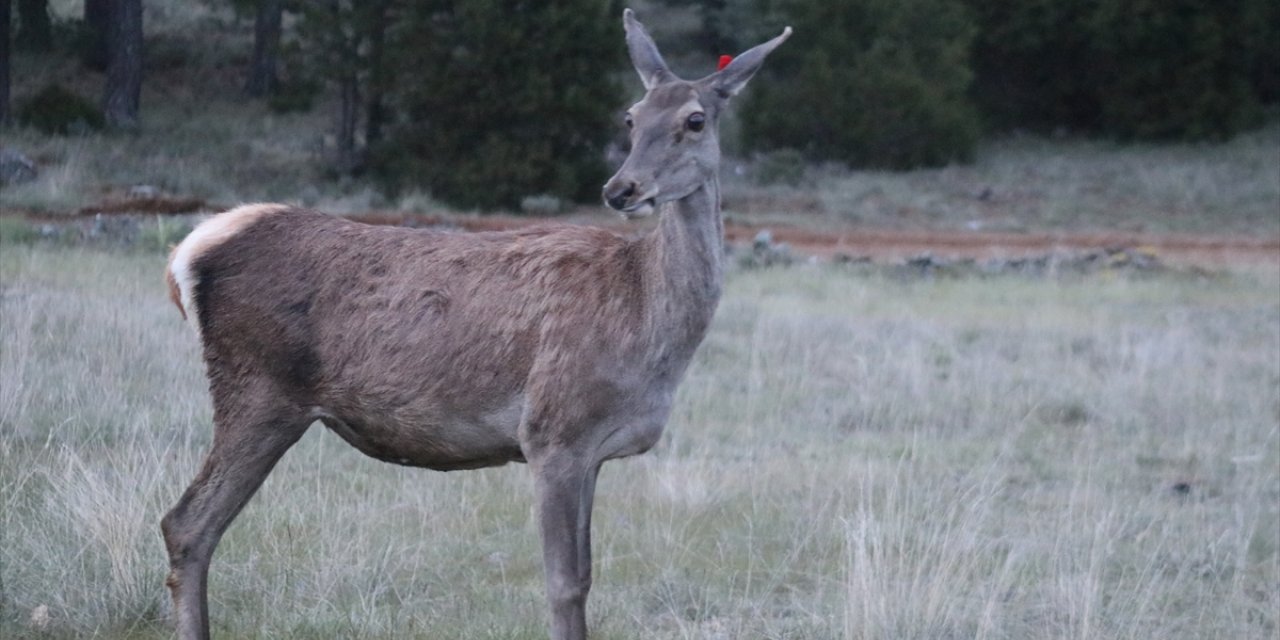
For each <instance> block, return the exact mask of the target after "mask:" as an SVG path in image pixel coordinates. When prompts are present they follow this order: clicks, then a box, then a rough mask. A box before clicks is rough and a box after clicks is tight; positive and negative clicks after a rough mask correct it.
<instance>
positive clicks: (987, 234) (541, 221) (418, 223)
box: [31, 198, 1280, 268]
mask: <svg viewBox="0 0 1280 640" xmlns="http://www.w3.org/2000/svg"><path fill="white" fill-rule="evenodd" d="M203 205H204V203H202V202H199V201H195V200H187V199H182V200H166V199H162V198H144V199H141V201H140V200H139V199H131V200H129V201H128V202H123V201H120V202H117V201H111V202H106V203H102V204H100V205H98V206H93V207H85V208H83V209H81V210H80V211H78V212H77V214H78V216H79V217H80V219H81V220H83V219H84V218H85V217H93V216H98V215H99V214H109V215H112V216H114V215H122V214H129V215H136V214H139V213H143V214H181V213H189V212H192V211H196V210H203V211H209V210H210V209H212V210H215V211H216V210H218V209H219V208H220V207H215V206H203ZM349 217H350V218H352V219H355V220H360V221H362V222H368V223H372V224H390V225H402V226H410V227H444V228H454V229H464V230H467V231H499V230H505V229H516V228H523V227H530V226H537V225H545V224H557V223H565V222H570V223H576V224H589V225H593V226H599V227H606V228H610V229H614V230H616V231H618V232H620V233H627V232H638V231H641V230H643V229H647V228H649V227H650V226H651V225H652V224H653V222H652V221H651V220H649V221H636V222H627V221H624V220H622V219H621V218H617V217H613V216H608V215H607V214H601V213H600V212H599V211H597V210H594V209H584V210H581V212H579V213H573V214H569V215H566V216H561V217H552V218H548V217H533V216H509V215H485V216H477V215H429V214H418V213H405V212H388V211H374V212H368V213H364V214H358V215H351V216H349ZM31 218H32V219H33V220H36V221H39V222H44V223H51V222H55V223H56V222H61V223H68V222H70V220H68V218H67V217H65V216H56V217H55V216H31ZM763 231H768V233H769V235H770V236H771V238H770V244H771V245H772V246H779V245H785V246H786V248H787V250H789V251H790V252H791V253H792V254H794V255H796V256H803V257H809V256H812V257H815V258H817V259H819V260H839V261H848V260H870V261H873V262H877V263H900V262H903V261H905V260H908V259H911V258H918V257H920V256H931V257H934V258H937V259H941V260H978V261H983V260H1014V259H1020V258H1032V257H1039V256H1046V255H1060V254H1073V253H1088V252H1097V251H1120V250H1124V251H1138V252H1142V253H1144V254H1147V255H1151V256H1154V257H1155V258H1157V259H1158V260H1159V261H1160V262H1162V263H1164V264H1168V265H1180V266H1198V267H1207V268H1213V267H1224V266H1249V265H1257V266H1280V236H1263V237H1256V236H1244V235H1212V234H1153V233H1142V232H1125V231H1114V232H1102V233H1099V232H1088V233H1082V232H1070V231H1054V232H1025V233H1023V232H994V231H936V230H927V229H919V230H900V229H874V228H863V229H858V228H850V229H832V230H813V229H807V228H805V229H801V228H795V227H787V226H783V225H770V226H768V227H765V226H760V225H751V224H743V223H741V222H735V221H733V220H728V221H726V224H725V235H726V237H727V239H728V241H729V243H730V244H731V245H735V246H750V245H751V244H752V243H753V241H754V240H755V239H756V238H757V237H758V236H759V235H760V234H761V232H763Z"/></svg>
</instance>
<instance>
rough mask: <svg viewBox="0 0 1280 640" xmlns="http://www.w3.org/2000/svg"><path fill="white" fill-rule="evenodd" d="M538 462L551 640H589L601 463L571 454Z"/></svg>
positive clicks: (538, 487) (537, 480)
mask: <svg viewBox="0 0 1280 640" xmlns="http://www.w3.org/2000/svg"><path fill="white" fill-rule="evenodd" d="M533 462H534V469H533V471H534V476H535V480H536V485H537V490H538V511H539V521H540V527H541V530H542V557H543V566H544V567H543V568H544V571H545V572H546V582H547V599H548V601H549V602H550V604H551V637H552V638H553V639H554V640H585V638H586V637H587V619H586V606H587V593H588V592H589V591H590V590H591V507H592V502H593V500H594V498H595V489H596V475H597V474H598V473H599V471H600V464H599V463H598V462H596V463H590V464H588V463H587V462H586V461H584V460H583V459H582V458H580V457H578V456H576V455H573V454H572V453H570V452H558V453H554V454H550V455H548V456H547V457H545V458H541V459H538V460H536V461H533Z"/></svg>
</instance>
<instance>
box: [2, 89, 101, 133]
mask: <svg viewBox="0 0 1280 640" xmlns="http://www.w3.org/2000/svg"><path fill="white" fill-rule="evenodd" d="M18 122H20V123H22V124H24V125H26V126H28V127H33V128H35V129H38V130H40V131H42V132H44V133H50V134H55V133H57V134H69V133H83V132H85V131H88V130H92V129H101V128H102V127H103V125H104V124H105V122H104V121H103V119H102V111H101V110H100V109H98V107H97V106H95V105H94V104H93V103H92V102H89V101H88V100H85V99H84V98H81V97H80V96H78V95H76V94H74V93H72V92H71V91H68V90H67V89H64V88H63V87H62V85H59V84H50V85H46V86H45V87H44V88H43V89H41V90H40V91H39V92H37V93H36V94H35V95H33V96H31V97H29V98H27V99H26V100H23V101H22V102H21V103H20V104H19V105H18Z"/></svg>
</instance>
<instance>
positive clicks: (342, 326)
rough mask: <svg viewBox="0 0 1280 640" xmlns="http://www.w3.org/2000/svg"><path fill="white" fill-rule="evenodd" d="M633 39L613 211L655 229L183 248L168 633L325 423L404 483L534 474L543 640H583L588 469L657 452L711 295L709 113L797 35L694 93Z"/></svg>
mask: <svg viewBox="0 0 1280 640" xmlns="http://www.w3.org/2000/svg"><path fill="white" fill-rule="evenodd" d="M623 27H624V31H625V34H626V44H627V48H628V51H629V53H630V57H631V61H632V63H633V66H634V67H635V70H636V72H637V73H638V74H639V75H640V79H641V81H642V82H643V85H644V89H645V94H644V97H643V99H641V100H640V101H639V102H637V103H636V104H635V105H633V106H632V107H631V108H630V109H629V110H627V113H626V117H625V122H626V125H627V126H628V127H629V128H630V133H629V135H630V140H631V151H630V154H629V155H628V157H627V159H626V160H625V161H624V162H623V163H622V166H621V167H620V168H619V169H618V171H617V173H616V174H615V175H614V176H613V177H612V178H610V179H609V181H608V182H607V183H606V184H605V185H604V188H603V194H602V195H603V199H604V202H605V203H606V204H607V205H608V206H609V207H611V208H613V209H615V210H617V211H619V212H621V213H622V214H624V215H626V216H631V217H637V216H652V215H655V214H656V215H657V216H658V220H657V224H656V225H655V226H654V227H653V228H652V229H651V230H650V231H648V232H647V233H643V234H637V235H634V236H626V235H620V234H616V233H614V232H611V231H606V230H603V229H599V228H593V227H589V226H576V225H565V224H561V225H548V226H541V227H536V228H529V229H521V230H516V231H502V232H479V233H455V232H449V231H439V230H434V231H433V230H423V229H409V228H403V227H389V226H375V225H366V224H361V223H358V222H355V221H351V220H346V219H344V218H340V217H336V216H331V215H327V214H324V213H319V212H314V211H309V210H306V209H302V208H296V207H292V206H287V205H281V204H254V205H244V206H240V207H237V208H235V209H232V210H230V211H226V212H224V213H221V214H218V215H216V216H214V217H212V218H209V219H208V220H206V221H204V222H202V223H201V224H200V225H198V226H197V227H196V228H195V229H194V230H193V231H192V232H191V233H190V234H189V235H188V236H187V237H186V238H185V239H184V240H183V241H182V242H181V243H179V244H178V246H176V247H175V248H174V249H173V251H172V253H171V255H170V258H169V262H168V265H167V269H166V281H167V284H168V290H169V294H170V297H171V298H172V300H173V302H174V303H175V305H176V306H177V307H178V310H179V311H180V313H181V314H182V316H183V318H184V319H185V320H187V321H188V322H189V323H190V324H191V325H192V326H193V327H194V329H195V332H196V334H197V336H198V338H199V340H200V343H201V347H202V356H203V360H204V364H205V370H206V374H207V378H208V382H209V392H210V396H211V398H212V405H213V428H214V432H213V441H212V444H211V446H210V448H209V450H208V451H207V452H206V455H205V457H204V460H203V463H202V466H201V468H200V470H199V471H198V472H197V475H196V476H195V478H194V480H193V481H192V482H191V484H190V485H189V486H188V487H187V489H186V491H185V492H184V493H183V494H182V496H181V497H180V498H179V500H178V502H177V503H176V504H175V505H174V506H173V507H172V509H171V510H170V511H169V512H168V513H167V514H166V515H165V516H164V517H163V518H162V520H161V530H162V533H163V536H164V542H165V547H166V549H167V551H168V557H169V574H168V577H167V579H166V581H165V583H166V585H167V586H168V588H169V590H170V594H171V596H172V599H173V618H174V624H175V626H176V630H177V635H178V637H179V638H181V639H182V640H206V639H208V638H209V607H208V574H209V565H210V560H211V558H212V555H213V552H214V549H215V548H216V547H217V545H218V542H219V540H220V539H221V538H222V535H223V533H224V532H225V531H226V530H227V527H228V526H229V525H230V524H231V522H232V520H234V519H235V517H236V516H237V515H238V514H239V513H240V511H241V510H242V509H243V508H244V506H245V504H246V503H247V502H248V501H249V500H250V499H251V498H252V497H253V495H254V493H255V492H256V491H257V489H258V487H259V486H260V485H261V484H262V482H263V480H264V479H266V477H267V475H268V474H270V473H271V470H272V468H273V467H274V466H275V465H276V463H277V462H278V461H279V460H280V459H281V457H282V456H283V455H284V453H285V452H286V451H287V450H288V449H289V448H290V447H291V446H292V445H293V444H295V443H296V442H298V440H299V439H300V438H301V437H302V435H303V434H304V433H305V432H306V431H307V429H309V428H310V426H311V425H312V424H314V423H315V422H320V423H322V424H323V425H324V426H325V427H326V428H328V429H329V430H330V431H333V432H334V433H335V434H337V435H338V436H339V437H341V438H342V439H343V440H345V441H346V442H347V443H349V444H350V445H351V446H353V447H355V448H356V449H358V450H359V451H361V452H362V453H364V454H366V455H368V456H371V457H373V458H376V459H378V460H382V461H385V462H390V463H393V464H398V465H406V466H412V467H421V468H426V469H432V470H440V471H451V470H460V469H476V468H481V467H489V466H498V465H503V464H507V463H509V462H521V463H526V464H527V465H528V467H529V469H530V471H531V475H532V476H533V481H534V482H533V484H534V494H535V496H536V506H537V514H538V515H537V521H538V528H539V531H540V535H541V539H542V550H543V551H542V555H543V558H542V561H543V569H544V573H545V584H546V592H547V600H548V603H549V606H550V613H551V624H550V635H551V637H552V638H553V639H554V640H582V639H584V638H586V635H587V624H586V601H587V593H588V591H589V590H590V588H591V510H592V500H593V498H594V495H595V484H596V478H597V475H598V474H599V471H600V467H601V465H602V463H604V462H605V461H607V460H612V459H617V458H624V457H628V456H633V455H637V454H641V453H644V452H646V451H648V450H649V449H650V448H651V447H653V446H654V445H655V444H656V443H657V442H658V441H659V439H660V437H661V435H662V433H663V429H664V428H665V425H666V423H667V420H668V417H669V415H670V413H671V409H672V402H673V398H674V395H675V391H676V388H677V386H678V385H679V384H680V382H681V380H682V378H683V377H684V374H685V371H686V369H687V368H688V366H689V363H690V361H691V359H692V357H693V355H694V352H695V351H696V349H697V348H698V346H699V344H700V343H701V342H702V339H703V337H704V336H705V334H706V332H707V329H708V325H709V324H710V322H711V319H712V316H713V314H714V313H715V310H716V306H717V304H718V302H719V299H720V295H721V286H722V282H723V277H724V275H723V266H722V262H723V252H724V248H723V242H724V239H723V235H724V233H723V223H722V220H721V214H720V189H719V175H718V171H719V164H720V145H719V139H718V130H717V123H718V121H719V116H720V114H721V113H722V112H723V111H724V109H725V107H726V106H727V104H728V102H729V100H730V98H731V97H733V96H734V95H735V94H737V93H738V92H739V91H741V90H742V88H743V87H744V86H745V85H746V84H747V82H748V81H749V80H750V79H751V78H752V77H753V76H754V75H755V73H756V71H757V70H758V69H759V68H760V67H761V65H762V63H763V62H764V60H765V58H766V56H768V54H769V53H770V52H771V51H773V50H774V49H775V48H776V47H777V46H778V45H780V44H782V42H783V41H785V40H786V39H787V38H788V37H789V36H790V35H791V28H790V27H787V28H786V29H785V30H784V31H783V32H782V34H781V35H779V36H777V37H775V38H773V39H772V40H769V41H767V42H765V43H763V44H760V45H757V46H755V47H753V48H751V49H749V50H747V51H746V52H744V53H742V54H741V55H739V56H738V57H737V58H735V59H733V60H732V62H730V63H729V64H728V65H727V66H724V67H723V68H722V69H719V70H717V71H716V72H715V73H712V74H711V75H708V76H706V77H704V78H702V79H701V80H696V81H686V80H682V79H680V78H679V77H677V76H676V75H675V74H674V73H672V72H671V70H670V69H669V68H668V67H667V64H666V62H665V61H664V60H663V58H662V55H661V54H660V53H659V51H658V48H657V46H656V45H655V44H654V42H653V40H652V38H650V36H649V34H648V33H647V32H646V30H645V28H644V26H643V25H642V24H641V23H640V22H639V20H637V19H636V17H635V14H634V13H633V12H632V11H631V10H630V9H627V10H625V11H624V12H623Z"/></svg>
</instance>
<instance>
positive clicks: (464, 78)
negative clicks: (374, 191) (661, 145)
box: [372, 0, 624, 209]
mask: <svg viewBox="0 0 1280 640" xmlns="http://www.w3.org/2000/svg"><path fill="white" fill-rule="evenodd" d="M610 4H611V3H601V2H597V1H596V0H566V1H564V2H558V3H518V4H514V5H513V4H511V3H505V2H497V1H495V0H462V1H459V2H443V1H442V0H433V1H429V2H422V3H416V4H413V5H412V6H411V7H406V9H405V16H404V18H403V19H402V20H400V21H399V22H398V23H397V25H396V29H395V31H393V32H392V33H391V34H389V46H388V51H394V52H396V55H397V56H398V60H397V63H398V68H399V69H401V70H402V74H403V75H402V76H401V77H402V81H401V83H400V88H399V89H398V93H399V95H397V96H394V97H393V100H395V102H396V103H398V104H396V105H395V106H396V107H397V108H396V109H395V112H396V113H397V114H400V115H401V116H402V117H401V121H400V122H398V123H396V124H394V125H393V127H392V130H391V131H390V132H389V135H388V136H387V140H388V142H387V143H384V144H383V145H381V146H380V147H379V148H375V149H373V150H372V156H373V157H372V160H373V164H374V166H375V167H376V168H377V170H378V171H379V172H380V173H381V174H383V175H384V176H387V177H389V178H390V179H391V180H392V181H393V182H394V183H396V184H398V185H400V186H425V187H427V188H429V189H430V190H431V192H432V194H433V195H434V196H436V197H439V198H440V199H442V200H444V201H446V202H448V203H450V204H453V205H455V206H462V207H477V208H482V209H493V208H498V207H505V208H509V209H514V208H516V207H518V206H519V205H520V199H521V197H523V196H526V195H528V194H531V193H537V194H547V195H550V196H554V197H557V198H563V199H566V200H594V199H596V198H598V197H599V188H600V185H601V184H602V183H603V182H604V179H605V178H606V175H605V168H604V166H603V156H604V154H603V148H604V143H605V140H606V138H607V136H608V135H609V132H610V130H611V127H613V126H616V125H615V119H614V117H613V116H614V114H616V113H617V112H618V110H619V108H620V106H621V102H622V99H621V95H620V93H619V92H618V91H617V90H616V88H615V84H614V82H613V80H612V77H613V73H614V72H615V71H616V70H617V69H620V68H621V65H622V54H623V51H624V48H623V46H622V41H621V37H620V36H621V29H620V28H619V27H618V18H617V15H616V14H609V13H607V10H608V9H609V5H610Z"/></svg>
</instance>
